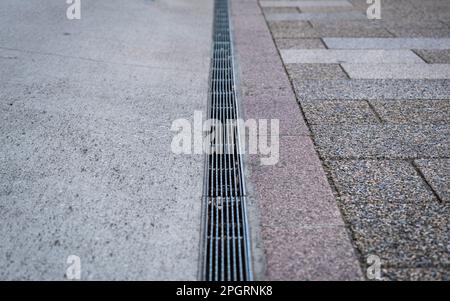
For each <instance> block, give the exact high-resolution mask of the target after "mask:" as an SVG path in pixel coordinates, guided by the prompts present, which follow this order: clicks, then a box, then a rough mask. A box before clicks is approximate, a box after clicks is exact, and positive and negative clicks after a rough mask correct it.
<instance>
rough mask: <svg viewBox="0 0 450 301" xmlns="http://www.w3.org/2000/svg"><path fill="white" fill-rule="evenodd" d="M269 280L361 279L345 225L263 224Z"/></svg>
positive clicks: (267, 277) (267, 278) (359, 269)
mask: <svg viewBox="0 0 450 301" xmlns="http://www.w3.org/2000/svg"><path fill="white" fill-rule="evenodd" d="M261 232H262V236H263V239H264V242H265V245H266V252H265V253H266V260H267V275H266V280H271V281H274V280H284V281H286V280H311V281H314V280H322V281H323V280H361V279H363V276H362V273H361V268H360V266H359V263H358V261H357V260H356V258H355V254H354V250H353V248H352V246H351V244H350V242H349V241H348V234H347V231H346V229H345V227H323V228H290V229H286V228H273V227H263V228H262V230H261Z"/></svg>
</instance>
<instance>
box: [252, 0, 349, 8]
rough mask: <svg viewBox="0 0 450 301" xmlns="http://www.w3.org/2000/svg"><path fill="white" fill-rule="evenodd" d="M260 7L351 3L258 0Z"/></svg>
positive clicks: (342, 1)
mask: <svg viewBox="0 0 450 301" xmlns="http://www.w3.org/2000/svg"><path fill="white" fill-rule="evenodd" d="M259 3H260V5H261V6H262V7H300V8H301V7H327V6H347V7H351V6H352V5H351V4H350V3H349V2H348V1H346V0H334V1H320V0H319V1H268V0H266V1H260V2H259Z"/></svg>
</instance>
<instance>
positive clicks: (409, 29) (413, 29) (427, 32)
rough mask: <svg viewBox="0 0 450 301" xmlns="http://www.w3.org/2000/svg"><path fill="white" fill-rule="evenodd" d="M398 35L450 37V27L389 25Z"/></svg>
mask: <svg viewBox="0 0 450 301" xmlns="http://www.w3.org/2000/svg"><path fill="white" fill-rule="evenodd" d="M386 29H387V30H389V31H390V32H392V34H393V35H394V36H396V37H414V38H450V29H449V28H448V27H440V28H436V27H433V28H429V27H422V26H414V25H412V26H400V27H399V26H388V27H387V28H386Z"/></svg>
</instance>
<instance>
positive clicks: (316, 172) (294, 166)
mask: <svg viewBox="0 0 450 301" xmlns="http://www.w3.org/2000/svg"><path fill="white" fill-rule="evenodd" d="M279 151H280V153H279V162H278V163H277V164H276V165H261V164H260V160H259V157H261V156H260V155H254V156H252V155H250V156H247V157H248V159H249V160H248V162H249V164H248V168H249V171H250V172H249V175H250V180H251V183H253V185H254V194H253V195H252V196H253V197H255V198H256V199H258V202H259V206H260V209H261V217H260V220H261V224H262V225H264V226H273V227H287V228H289V227H291V228H297V227H303V228H304V227H321V226H343V225H344V224H343V222H342V218H341V216H340V213H339V210H338V207H337V204H336V201H335V199H334V196H333V193H332V191H331V188H330V187H329V184H328V181H327V178H326V175H325V173H324V171H323V168H322V164H321V162H320V159H319V158H318V157H317V154H316V151H315V150H314V145H313V143H312V140H311V138H310V137H308V136H296V137H289V136H285V137H280V148H279Z"/></svg>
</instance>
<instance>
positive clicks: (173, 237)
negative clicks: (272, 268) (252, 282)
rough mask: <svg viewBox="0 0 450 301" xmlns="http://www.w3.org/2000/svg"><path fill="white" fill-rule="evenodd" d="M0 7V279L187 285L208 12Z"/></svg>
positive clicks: (131, 2)
mask: <svg viewBox="0 0 450 301" xmlns="http://www.w3.org/2000/svg"><path fill="white" fill-rule="evenodd" d="M67 7H68V5H67V4H66V1H64V0H61V1H59V0H58V1H17V0H3V1H1V3H0V27H1V28H2V30H1V31H0V112H1V118H0V241H1V242H0V279H41V280H50V279H52V280H53V279H54V280H63V279H64V275H65V273H66V269H67V267H68V265H67V264H66V259H67V257H68V256H69V255H72V254H73V255H77V256H79V257H80V259H81V279H82V280H87V279H95V280H99V279H107V280H113V279H121V280H126V279H132V280H165V279H170V280H176V279H178V280H181V279H184V280H195V279H196V277H197V266H198V256H199V255H198V254H199V250H198V246H199V241H200V234H199V231H200V212H201V196H202V176H203V158H202V156H198V155H197V156H192V157H190V156H177V155H175V154H173V153H172V151H171V148H170V143H171V140H172V137H173V135H174V133H173V132H171V131H170V126H171V124H172V121H174V120H175V119H177V118H190V117H192V116H193V112H194V110H205V108H206V99H207V85H208V72H209V55H210V45H211V28H212V1H209V0H199V1H185V0H167V1H149V0H146V1H138V0H128V1H120V0H107V1H99V0H83V1H81V20H72V21H71V20H68V19H67V18H66V9H67Z"/></svg>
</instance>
